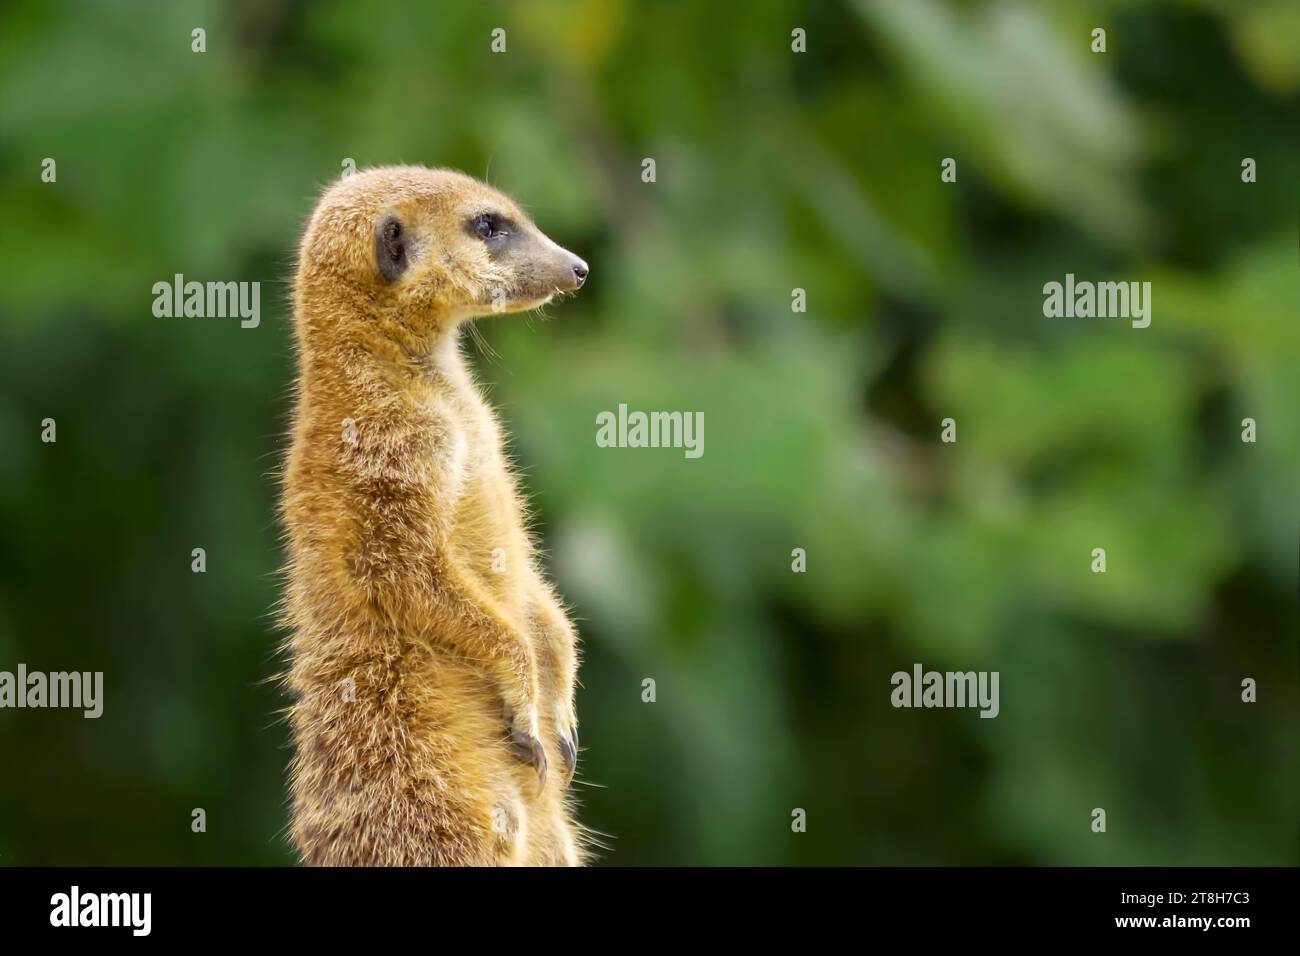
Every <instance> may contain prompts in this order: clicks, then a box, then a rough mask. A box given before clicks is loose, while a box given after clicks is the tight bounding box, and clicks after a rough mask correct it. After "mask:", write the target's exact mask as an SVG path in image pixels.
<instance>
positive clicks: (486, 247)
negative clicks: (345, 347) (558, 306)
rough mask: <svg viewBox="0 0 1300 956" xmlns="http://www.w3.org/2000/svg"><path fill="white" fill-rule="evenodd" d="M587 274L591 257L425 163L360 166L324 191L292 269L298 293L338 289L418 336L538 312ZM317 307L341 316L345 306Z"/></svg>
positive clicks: (478, 188)
mask: <svg viewBox="0 0 1300 956" xmlns="http://www.w3.org/2000/svg"><path fill="white" fill-rule="evenodd" d="M586 279H587V264H586V263H585V262H583V261H582V259H580V258H578V257H577V256H575V255H574V254H573V253H571V252H569V251H568V250H567V249H563V248H561V247H560V246H559V245H557V244H556V243H555V242H553V241H552V240H551V239H550V238H548V237H547V236H546V235H545V234H544V233H543V232H542V231H541V230H540V229H538V228H537V226H536V225H534V224H533V222H532V220H531V219H530V218H529V217H528V215H527V214H526V213H525V212H524V211H523V210H522V209H520V208H519V206H518V205H517V204H515V203H514V202H513V201H512V200H511V199H510V198H509V197H508V196H505V195H503V194H502V193H500V192H498V191H497V190H495V189H493V188H492V187H490V186H487V185H485V184H483V183H481V182H479V181H478V180H476V179H472V178H471V177H469V176H466V175H464V174H463V173H458V172H455V171H452V170H446V169H426V168H424V167H420V166H392V167H381V168H376V169H368V170H364V171H362V172H357V173H354V174H352V175H351V176H348V177H346V178H344V179H342V180H340V181H339V182H337V183H335V184H334V185H333V186H332V187H331V188H330V189H329V190H327V191H326V193H325V195H324V196H323V197H322V198H321V200H320V203H319V204H318V205H317V207H316V211H315V213H314V214H313V215H312V218H311V221H310V223H309V224H308V226H307V231H306V234H305V235H304V236H303V241H302V247H301V250H300V257H299V274H298V283H299V295H300V296H301V297H303V298H306V299H307V300H316V299H319V298H320V297H322V296H325V297H327V298H335V297H334V296H331V295H330V293H337V292H343V293H345V295H346V299H347V302H348V303H349V304H352V305H361V306H363V307H364V310H365V311H367V312H370V313H371V314H370V315H369V316H363V317H362V321H364V320H365V319H366V318H369V319H372V320H377V321H380V322H382V323H383V324H385V325H396V326H399V327H400V328H401V329H403V330H404V331H406V332H408V333H412V334H417V335H423V334H428V333H435V332H437V331H439V330H442V329H444V328H449V327H453V326H455V325H456V323H458V322H460V321H461V320H463V319H467V318H473V317H475V316H479V315H487V314H491V313H502V312H522V311H526V310H528V309H533V308H536V307H538V306H540V305H543V304H545V303H546V302H548V301H550V299H551V298H552V297H554V296H555V295H558V294H562V293H566V292H575V291H577V290H578V289H579V288H581V287H582V284H583V283H584V282H585V281H586ZM323 304H324V305H325V306H326V308H325V309H324V311H325V312H326V313H329V314H330V315H331V316H332V317H333V319H334V320H335V321H339V320H340V316H339V312H340V309H339V306H340V303H339V302H337V301H332V302H327V303H323ZM322 318H325V316H321V317H318V320H319V319H322Z"/></svg>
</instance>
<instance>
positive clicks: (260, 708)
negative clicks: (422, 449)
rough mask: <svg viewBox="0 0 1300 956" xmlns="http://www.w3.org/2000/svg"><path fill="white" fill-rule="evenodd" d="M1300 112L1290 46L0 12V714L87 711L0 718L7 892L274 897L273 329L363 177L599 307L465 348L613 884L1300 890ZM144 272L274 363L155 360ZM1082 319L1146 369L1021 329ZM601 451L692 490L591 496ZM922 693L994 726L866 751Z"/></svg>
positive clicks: (560, 6)
mask: <svg viewBox="0 0 1300 956" xmlns="http://www.w3.org/2000/svg"><path fill="white" fill-rule="evenodd" d="M1097 26H1102V27H1105V28H1106V29H1107V31H1108V51H1107V52H1106V53H1105V54H1100V55H1099V54H1094V53H1092V52H1090V50H1089V43H1090V35H1089V34H1090V31H1091V30H1092V29H1093V28H1094V27H1097ZM194 27H204V28H205V29H206V30H207V52H206V53H204V54H196V53H193V52H191V50H190V31H191V30H192V29H193V28H194ZM495 27H503V28H505V29H506V31H507V42H508V51H507V52H506V53H505V54H499V55H494V54H492V53H491V52H490V50H489V42H490V33H491V31H492V29H493V28H495ZM794 27H803V28H804V29H806V30H807V35H808V52H807V53H806V54H802V55H800V54H795V53H792V52H791V50H790V31H791V29H792V28H794ZM1298 106H1300V4H1297V3H1295V2H1264V0H1260V2H1254V3H1238V2H1227V0H1223V2H1212V0H1202V2H1187V3H1146V2H1125V3H1088V4H1080V3H1074V2H1068V3H1067V2H1058V3H1013V2H1003V3H940V2H935V0H909V2H907V3H901V2H899V3H884V2H881V3H874V2H867V0H862V2H829V0H828V2H802V3H795V2H757V3H746V4H731V3H704V2H691V3H662V2H656V3H651V2H645V3H631V2H627V3H620V2H596V0H572V2H547V3H522V2H521V3H487V2H483V3H480V2H461V3H451V2H448V3H433V2H410V3H395V2H389V3H384V4H348V3H341V2H322V3H311V4H308V3H294V2H279V3H277V2H269V3H265V2H258V3H254V2H251V0H250V2H236V3H229V4H217V3H190V2H176V3H129V2H117V3H114V2H102V3H99V2H97V3H71V2H63V3H58V2H41V3H36V2H22V3H10V4H7V5H6V6H5V9H4V11H3V13H2V14H0V209H2V210H3V225H2V227H0V268H3V276H2V281H0V383H2V385H0V388H2V391H0V669H7V670H12V669H14V668H15V667H16V665H17V663H18V662H19V661H23V662H25V663H26V664H27V665H28V666H29V667H30V668H33V669H40V670H47V671H49V670H63V669H77V670H103V671H104V672H105V674H106V678H105V680H106V696H107V700H106V703H105V713H104V716H103V717H102V718H101V719H100V720H98V721H91V720H83V719H81V718H80V716H79V715H78V714H76V713H74V712H68V711H44V712H33V711H22V712H18V711H8V710H6V711H0V864H24V863H38V864H39V863H110V864H127V863H203V864H208V863H235V864H265V863H285V862H289V861H290V860H291V859H292V857H291V853H290V850H289V847H288V845H287V843H286V841H285V838H284V834H283V829H284V825H285V822H286V818H287V816H286V804H285V788H284V773H285V765H286V761H287V758H288V751H287V737H286V729H285V726H284V724H283V722H282V721H281V719H280V716H279V713H278V711H279V709H280V708H281V707H283V705H284V703H285V701H284V699H283V697H282V696H281V694H280V692H279V690H278V688H277V687H276V686H275V684H274V683H273V682H271V680H270V679H271V678H272V677H273V675H274V674H275V673H276V672H277V671H278V669H279V667H280V666H281V663H282V662H281V661H280V659H279V658H278V656H277V652H276V646H277V642H278V640H279V639H280V635H279V634H277V633H276V631H275V630H274V627H273V624H272V619H271V607H272V605H273V602H274V601H275V598H276V569H277V567H278V564H279V561H280V551H279V547H278V539H277V535H278V531H277V525H276V517H275V499H276V484H275V474H274V473H275V469H276V468H277V466H278V461H279V459H280V456H281V453H282V451H283V449H284V447H285V441H284V436H285V431H286V425H287V412H288V401H287V395H288V390H289V387H290V383H291V378H292V374H293V364H292V351H291V344H290V335H289V323H288V316H287V314H286V308H285V303H286V301H287V293H288V281H289V279H290V277H291V274H292V268H293V254H294V249H295V245H296V242H297V238H298V235H299V232H300V228H301V226H302V223H303V222H304V219H305V217H306V215H307V214H308V212H309V210H310V208H311V205H312V203H313V200H314V197H315V196H316V195H317V194H318V193H319V191H320V189H321V188H322V186H323V185H324V184H326V183H328V182H329V181H331V180H332V179H333V178H335V177H337V176H338V175H339V174H340V172H341V170H342V166H343V162H344V160H345V159H346V158H349V157H350V158H352V159H354V160H355V161H356V163H357V164H358V165H359V166H366V165H373V164H382V163H392V162H398V161H405V162H415V163H424V164H428V165H447V166H454V167H458V168H461V169H464V170H466V171H468V172H470V173H473V174H475V175H479V176H485V175H486V176H487V177H488V178H489V179H490V180H491V181H492V182H493V183H494V184H496V185H497V186H499V187H501V188H502V189H504V190H506V191H508V192H509V193H511V194H512V195H514V196H516V197H517V198H518V199H519V200H520V201H521V202H522V203H523V204H524V205H525V206H526V207H527V208H528V209H529V210H530V211H531V212H532V213H533V214H534V215H535V217H536V219H537V221H538V223H539V224H540V225H541V227H542V228H543V229H544V230H546V231H547V232H548V233H549V234H550V235H552V236H553V237H555V238H556V240H557V241H559V242H560V243H561V244H563V245H565V246H568V247H569V248H571V249H573V250H575V251H576V252H578V253H579V254H580V255H582V256H583V257H584V258H586V259H587V260H588V261H589V262H590V263H591V267H592V275H591V280H590V282H589V283H588V286H587V288H586V289H585V290H584V291H583V293H582V294H581V295H580V296H578V297H577V298H576V299H573V300H571V301H566V302H564V303H561V304H557V305H554V306H551V307H549V308H548V309H547V310H546V313H547V316H546V318H545V320H541V319H538V318H528V319H524V318H520V317H511V318H495V319H488V320H485V321H483V322H482V323H481V325H480V328H481V331H482V332H483V334H484V336H485V338H486V340H487V343H488V345H489V346H490V348H491V351H487V350H484V349H478V348H474V346H473V344H472V343H470V347H471V348H472V349H474V351H475V354H476V355H477V356H478V357H477V359H476V361H477V364H478V366H479V369H480V372H481V377H482V378H483V379H484V380H485V381H486V382H487V383H490V388H491V396H492V399H493V401H494V402H495V403H496V404H497V405H498V406H499V408H500V409H501V411H502V414H503V417H504V419H505V420H506V422H507V424H508V426H509V430H510V432H511V434H512V435H513V436H514V446H513V447H514V451H515V452H516V454H517V456H518V459H519V462H520V465H521V470H522V473H523V475H524V483H525V485H526V486H527V488H528V491H529V493H530V495H531V497H532V500H533V501H534V503H535V504H536V506H537V509H538V519H539V520H538V530H539V532H540V534H541V537H542V541H543V544H544V546H545V548H546V549H547V553H548V564H549V567H550V570H551V573H552V574H553V575H554V577H555V578H556V579H557V580H558V582H559V585H560V589H561V591H562V592H563V593H564V594H565V595H566V596H567V598H568V599H569V600H570V601H571V602H572V603H573V605H574V607H575V610H576V613H577V615H578V616H579V617H580V619H581V631H582V635H583V638H584V642H585V647H586V657H587V661H586V664H585V666H584V668H583V671H582V680H583V684H584V687H583V688H582V690H581V691H580V694H579V699H578V706H579V713H580V716H581V719H582V731H583V743H584V746H585V753H584V756H583V763H582V768H581V769H582V773H581V776H582V777H583V778H584V781H585V784H584V785H583V786H582V788H581V790H580V792H581V795H582V801H583V809H582V812H581V818H582V819H583V820H584V821H585V822H586V823H588V824H589V825H591V826H592V827H594V828H596V829H598V830H600V831H602V832H604V833H606V834H608V837H607V838H606V840H605V842H606V843H607V845H608V847H609V850H608V851H607V853H606V854H605V855H604V859H605V860H606V861H608V862H610V863H615V864H631V863H655V864H661V863H681V864H694V863H700V864H723V863H796V864H808V863H837V864H884V863H952V864H975V863H1039V864H1279V863H1291V864H1294V863H1297V862H1298V853H1300V850H1298V848H1297V837H1298V824H1300V814H1298V813H1297V775H1296V765H1297V760H1296V757H1297V739H1298V738H1297V734H1296V718H1297V710H1298V702H1297V679H1296V678H1297V670H1296V668H1297V644H1296V639H1297V628H1296V616H1295V608H1296V589H1297V546H1298V542H1297V530H1298V528H1300V515H1298V514H1297V507H1296V489H1297V481H1298V479H1300V418H1298V417H1297V415H1298V410H1297V405H1298V402H1297V399H1298V398H1300V381H1298V375H1297V368H1298V367H1300V325H1297V321H1296V318H1297V309H1296V305H1297V293H1298V292H1300V259H1298V251H1297V211H1298V210H1297V193H1296V182H1297V177H1296V169H1297V155H1298V152H1297V147H1300V122H1298V119H1300V113H1298V112H1297V107H1298ZM646 156H652V157H654V158H655V159H656V161H657V165H658V181H657V182H656V183H654V184H645V183H642V182H641V179H640V169H641V165H640V164H641V159H642V158H643V157H646ZM949 156H951V157H954V158H956V159H957V162H958V181H957V182H956V183H954V184H944V183H941V182H940V178H939V169H940V162H941V160H942V159H943V158H944V157H949ZM1247 156H1249V157H1253V158H1254V159H1255V160H1256V161H1257V162H1258V169H1259V181H1258V182H1257V183H1255V184H1251V185H1248V184H1243V183H1242V181H1241V178H1240V170H1241V161H1242V158H1243V157H1247ZM45 157H52V158H55V159H56V160H57V163H58V180H57V182H56V183H53V184H46V183H42V182H41V180H40V171H41V161H42V160H43V159H44V158H45ZM177 272H181V273H184V274H185V276H186V277H187V278H189V279H197V280H200V281H208V280H219V281H252V280H257V281H260V282H261V283H262V311H263V315H262V323H261V325H260V327H258V328H256V329H241V328H240V327H239V323H238V321H237V320H234V319H159V318H155V317H154V316H153V315H152V312H151V305H152V292H151V288H152V285H153V283H155V282H158V281H169V280H170V279H171V277H172V275H173V274H174V273H177ZM1066 272H1074V273H1075V274H1076V275H1077V276H1078V277H1079V278H1081V279H1093V280H1135V281H1150V282H1151V283H1152V284H1153V292H1152V296H1153V321H1152V325H1151V327H1150V328H1148V329H1143V330H1139V329H1132V328H1130V327H1129V326H1128V324H1127V322H1125V321H1122V320H1067V319H1046V318H1044V317H1043V315H1042V292H1041V289H1042V286H1043V284H1044V283H1045V282H1048V281H1053V280H1058V281H1059V280H1061V279H1062V278H1063V277H1064V275H1065V273H1066ZM796 287H799V288H803V289H805V290H806V291H807V296H808V303H809V305H808V311H807V313H806V314H795V313H792V312H791V308H790V297H791V290H792V289H794V288H796ZM620 402H626V403H627V404H628V405H629V406H630V407H632V408H634V409H643V410H655V409H660V410H684V411H702V412H704V413H705V422H706V427H705V455H704V457H703V458H701V459H699V460H695V461H688V460H686V459H685V458H684V457H683V456H682V454H681V453H680V452H678V451H671V450H631V449H627V450H608V449H601V448H598V447H597V446H596V444H595V431H596V427H595V416H596V415H597V413H598V412H600V411H602V410H606V409H611V410H612V409H615V408H617V406H618V404H619V403H620ZM949 416H951V417H954V418H955V419H956V420H957V422H958V439H959V440H958V442H957V443H956V444H955V445H945V444H941V443H940V442H939V441H938V438H939V422H940V420H941V419H942V418H945V417H949ZM1246 416H1250V417H1253V418H1254V419H1256V421H1257V422H1258V430H1259V441H1258V442H1257V443H1256V444H1253V445H1247V444H1243V443H1242V442H1241V441H1240V430H1241V426H1240V422H1241V419H1242V418H1243V417H1246ZM46 417H52V418H54V419H56V421H57V427H58V441H57V443H56V444H43V443H42V442H41V441H40V437H39V436H40V422H41V420H42V419H43V418H46ZM195 547H203V548H205V549H206V550H207V555H208V570H207V573H206V574H202V575H199V574H193V573H191V571H190V551H191V549H192V548H195ZM795 547H802V548H805V549H807V553H808V570H807V572H806V573H805V574H793V573H791V569H790V552H791V549H792V548H795ZM1094 547H1105V548H1106V549H1107V552H1108V566H1109V570H1108V572H1107V573H1106V574H1105V575H1096V574H1092V573H1090V571H1089V563H1090V552H1091V550H1092V549H1093V548H1094ZM915 662H920V663H922V664H924V665H925V666H926V667H928V668H935V669H940V670H946V669H953V670H971V669H975V670H997V671H999V672H1000V673H1001V715H1000V716H999V717H998V718H997V719H996V720H980V719H978V717H977V716H976V714H975V712H973V711H951V710H943V711H941V710H910V711H909V710H894V709H893V708H891V706H890V704H889V694H890V690H891V688H890V683H889V678H890V675H891V674H892V673H893V672H894V671H896V670H900V669H902V670H910V668H911V666H912V664H913V663H915ZM647 677H651V678H654V679H655V680H656V682H657V692H658V694H657V696H658V700H657V702H656V703H654V704H646V703H642V701H641V682H642V680H643V679H644V678H647ZM1244 677H1253V678H1254V679H1256V680H1257V681H1258V682H1259V702H1258V703H1256V704H1253V705H1248V704H1243V703H1242V702H1241V701H1240V697H1239V695H1240V682H1241V680H1242V679H1243V678H1244ZM194 807H203V808H204V809H205V810H206V811H207V814H208V831H207V832H206V833H205V834H194V833H192V832H191V830H190V812H191V808H194ZM796 807H801V808H804V809H805V810H806V811H807V819H808V829H807V832H806V833H803V834H794V833H792V832H791V828H790V815H791V811H792V809H793V808H796ZM1094 807H1104V808H1105V809H1106V811H1107V814H1108V832H1107V833H1106V834H1104V835H1098V834H1094V833H1093V832H1091V829H1090V822H1091V816H1090V814H1091V811H1092V809H1093V808H1094Z"/></svg>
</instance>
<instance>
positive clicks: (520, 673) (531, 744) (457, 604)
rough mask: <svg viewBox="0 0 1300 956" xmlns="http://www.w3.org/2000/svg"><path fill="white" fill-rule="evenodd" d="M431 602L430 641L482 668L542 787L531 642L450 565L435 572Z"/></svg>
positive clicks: (516, 746)
mask: <svg viewBox="0 0 1300 956" xmlns="http://www.w3.org/2000/svg"><path fill="white" fill-rule="evenodd" d="M433 579H434V588H433V593H434V599H433V607H432V609H431V611H432V613H431V615H430V621H429V633H430V636H431V638H432V639H433V640H435V641H438V642H439V643H442V644H444V645H446V646H448V647H450V648H451V649H452V650H453V651H455V652H456V653H459V654H461V655H463V656H465V657H466V658H468V659H470V660H474V661H477V662H478V663H480V664H482V665H483V666H485V667H486V668H487V670H488V672H489V673H490V674H491V675H492V676H493V678H494V682H495V684H496V686H497V691H498V693H499V694H500V695H501V700H502V701H503V703H504V704H505V717H506V722H507V724H508V725H509V728H510V746H511V751H512V752H513V753H514V755H515V756H516V757H517V758H518V759H519V760H520V761H522V762H523V763H525V764H528V765H530V766H532V767H533V768H534V769H535V770H536V771H537V777H538V785H539V786H540V785H543V784H545V782H546V750H545V748H544V747H543V746H542V742H541V730H540V722H539V719H538V701H539V687H538V667H537V657H536V654H535V652H534V648H533V645H532V641H530V640H529V638H528V635H527V634H526V633H525V632H524V631H523V629H522V628H520V627H519V626H518V625H516V624H514V623H512V622H511V621H510V619H509V617H508V616H507V615H506V614H505V612H504V611H502V610H501V608H500V607H499V605H498V604H497V602H496V601H495V599H494V598H493V597H492V595H490V594H489V593H488V592H487V591H485V590H484V589H483V588H482V587H480V586H479V585H477V584H476V583H475V582H474V580H473V578H471V577H470V576H468V575H464V574H461V573H460V572H459V571H458V570H457V569H456V568H455V566H454V565H452V564H449V563H447V562H445V561H441V562H438V563H437V565H436V566H435V567H434V569H433Z"/></svg>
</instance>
